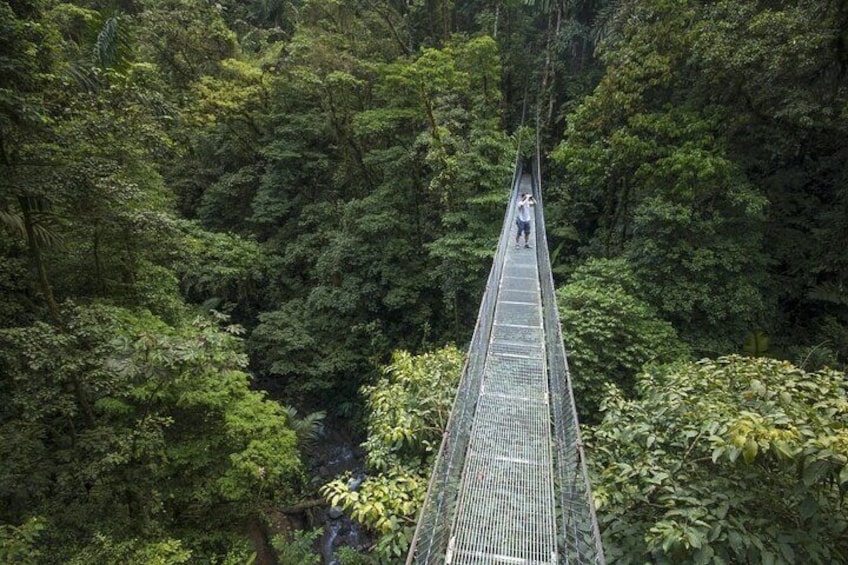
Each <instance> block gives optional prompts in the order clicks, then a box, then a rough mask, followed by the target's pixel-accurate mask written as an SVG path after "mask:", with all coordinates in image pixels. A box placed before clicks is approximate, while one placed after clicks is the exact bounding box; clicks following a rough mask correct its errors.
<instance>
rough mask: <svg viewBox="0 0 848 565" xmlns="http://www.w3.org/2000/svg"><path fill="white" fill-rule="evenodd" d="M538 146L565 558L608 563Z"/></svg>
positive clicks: (536, 177) (536, 180)
mask: <svg viewBox="0 0 848 565" xmlns="http://www.w3.org/2000/svg"><path fill="white" fill-rule="evenodd" d="M540 169H541V167H540V165H539V153H538V144H537V151H536V155H535V156H534V166H533V167H532V176H533V194H534V196H535V198H536V200H537V201H538V203H539V205H538V206H536V210H535V233H536V253H537V256H538V265H539V283H540V286H541V291H542V304H543V308H542V311H543V313H544V322H545V348H546V350H547V355H548V378H549V383H548V388H549V391H550V395H551V398H550V401H551V412H552V421H553V426H554V434H553V436H554V438H555V440H554V456H555V461H556V463H555V480H556V483H557V491H558V494H559V496H558V500H557V503H558V508H557V510H558V513H559V520H560V523H559V537H560V558H561V560H562V561H563V562H564V563H598V564H602V563H605V561H604V552H603V547H602V545H601V535H600V532H599V530H598V521H597V518H596V516H595V505H594V502H593V500H592V490H591V483H590V482H589V475H588V472H587V469H586V457H585V453H584V450H583V442H582V440H581V437H580V424H579V422H578V420H577V411H576V407H575V405H574V393H573V389H572V387H571V374H570V372H569V370H568V359H567V357H566V354H565V346H564V344H563V339H562V328H561V326H560V320H559V311H558V308H557V303H556V294H555V291H554V280H553V274H552V272H551V261H550V253H549V251H548V242H547V237H546V231H545V217H544V208H543V206H542V190H541V186H542V181H541V175H540Z"/></svg>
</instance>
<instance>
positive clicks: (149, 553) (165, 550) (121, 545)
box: [68, 534, 192, 565]
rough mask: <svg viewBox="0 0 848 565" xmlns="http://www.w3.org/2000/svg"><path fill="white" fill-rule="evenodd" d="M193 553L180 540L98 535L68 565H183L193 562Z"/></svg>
mask: <svg viewBox="0 0 848 565" xmlns="http://www.w3.org/2000/svg"><path fill="white" fill-rule="evenodd" d="M191 557H192V552H191V551H189V550H187V549H185V548H184V547H183V546H182V543H181V542H180V541H179V540H175V539H164V540H156V541H143V540H137V539H134V540H129V541H115V540H113V539H110V538H109V537H107V536H104V535H102V534H95V536H94V541H93V543H91V544H90V545H89V546H88V547H86V548H85V549H83V550H82V551H81V552H79V553H77V554H76V555H75V556H74V557H73V558H72V559H70V560H69V561H68V565H86V564H88V563H137V564H138V565H182V564H184V563H190V562H191Z"/></svg>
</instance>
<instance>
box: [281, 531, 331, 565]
mask: <svg viewBox="0 0 848 565" xmlns="http://www.w3.org/2000/svg"><path fill="white" fill-rule="evenodd" d="M320 535H321V530H320V529H316V530H312V531H308V532H307V531H302V532H301V531H296V532H292V534H291V535H282V534H281V535H276V536H274V538H273V540H272V545H273V546H274V549H275V550H276V552H277V559H278V561H279V563H280V565H319V564H320V563H321V558H320V556H318V555H316V554H315V553H314V552H313V551H312V546H313V545H314V543H315V540H316V539H318V537H319V536H320Z"/></svg>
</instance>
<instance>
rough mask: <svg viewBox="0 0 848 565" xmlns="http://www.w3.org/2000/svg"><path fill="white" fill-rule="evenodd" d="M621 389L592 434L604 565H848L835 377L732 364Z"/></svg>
mask: <svg viewBox="0 0 848 565" xmlns="http://www.w3.org/2000/svg"><path fill="white" fill-rule="evenodd" d="M637 393H638V398H637V399H635V400H628V399H626V398H625V397H624V396H623V395H622V394H621V393H620V391H619V390H617V389H615V388H614V387H610V388H609V390H608V395H607V397H606V398H605V400H604V403H603V405H604V408H605V411H606V413H605V417H604V420H603V422H602V423H601V424H600V425H599V426H598V427H597V428H595V429H593V430H589V433H587V434H586V436H587V444H588V446H589V456H588V459H589V462H590V464H591V469H592V472H593V488H594V496H595V503H596V506H597V510H598V517H599V521H600V523H601V527H602V530H603V537H604V547H605V549H606V554H607V555H606V556H607V559H608V560H610V561H615V562H616V563H621V564H627V563H644V562H645V561H646V560H649V561H650V562H652V563H676V564H685V563H785V564H793V563H845V562H846V560H848V536H846V535H845V534H846V531H848V512H846V509H845V506H844V497H845V493H846V491H848V410H846V407H847V406H848V386H847V385H846V381H845V376H844V374H842V373H839V372H836V371H829V370H823V371H819V372H815V373H807V372H804V371H803V370H801V369H798V368H797V367H795V366H793V365H791V364H789V363H787V362H783V361H776V360H773V359H767V358H746V357H738V356H733V357H724V358H720V359H717V360H706V359H705V360H702V361H699V362H697V363H685V364H679V365H676V366H670V367H664V368H658V369H654V370H651V371H649V372H647V373H645V374H643V375H641V376H640V378H639V381H638V384H637Z"/></svg>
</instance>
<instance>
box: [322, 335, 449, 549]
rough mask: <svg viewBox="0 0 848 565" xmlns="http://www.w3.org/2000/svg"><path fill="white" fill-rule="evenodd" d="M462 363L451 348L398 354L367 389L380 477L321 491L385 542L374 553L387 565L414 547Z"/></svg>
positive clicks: (371, 459) (370, 453)
mask: <svg viewBox="0 0 848 565" xmlns="http://www.w3.org/2000/svg"><path fill="white" fill-rule="evenodd" d="M462 361H463V355H462V354H461V353H460V352H459V351H458V350H457V349H456V348H455V347H452V346H449V347H446V348H443V349H441V350H438V351H435V352H433V353H425V354H422V355H418V356H413V355H411V354H409V353H408V352H405V351H398V352H395V354H394V357H393V358H392V364H391V365H388V366H387V367H386V368H385V370H384V375H383V377H382V378H381V379H380V381H379V382H377V383H376V384H375V385H373V386H368V387H364V388H363V393H364V394H365V395H366V396H367V399H368V400H367V404H368V414H367V424H368V439H367V440H366V441H365V443H364V447H365V449H366V451H367V461H368V465H369V467H370V468H371V469H372V470H373V471H374V473H375V474H373V475H370V476H368V477H367V478H366V479H365V480H364V481H362V482H361V484H358V485H356V486H355V487H354V486H353V485H354V484H355V483H354V481H352V480H351V479H350V477H343V478H340V479H336V480H334V481H332V482H330V483H328V484H327V485H325V486H324V487H323V488H322V489H321V492H322V494H323V495H324V497H325V498H326V499H327V501H328V502H329V503H330V504H332V505H333V506H340V507H342V508H343V509H345V510H346V511H347V512H348V513H349V515H350V516H351V518H353V519H355V520H357V521H359V522H360V523H362V524H364V525H365V526H367V527H369V528H370V529H372V530H374V531H376V532H377V533H378V534H380V539H379V540H378V541H377V545H376V548H375V553H376V555H377V556H378V557H379V559H380V560H381V562H382V563H396V562H397V561H398V560H399V559H400V558H401V556H402V555H404V554H405V553H406V551H407V550H408V548H409V543H410V542H411V541H412V535H413V533H414V531H415V520H416V519H417V517H418V513H419V512H420V510H421V504H422V503H423V501H424V494H425V492H426V490H427V476H428V473H429V469H430V465H431V464H432V460H433V458H434V457H435V454H436V452H437V451H438V449H439V445H440V442H441V438H442V434H443V433H444V429H445V426H446V425H447V419H448V415H449V413H450V408H451V405H452V404H453V397H454V393H455V390H456V384H457V381H458V378H459V375H460V371H461V369H462Z"/></svg>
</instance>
